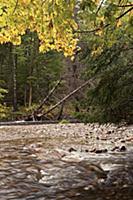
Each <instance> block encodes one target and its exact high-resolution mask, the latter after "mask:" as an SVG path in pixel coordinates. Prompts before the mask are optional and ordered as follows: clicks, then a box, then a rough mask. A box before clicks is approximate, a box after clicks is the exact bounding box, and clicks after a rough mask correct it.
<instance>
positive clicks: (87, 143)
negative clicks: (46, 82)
mask: <svg viewBox="0 0 133 200" xmlns="http://www.w3.org/2000/svg"><path fill="white" fill-rule="evenodd" d="M32 138H36V139H39V138H44V139H45V138H50V139H52V140H53V143H55V144H57V146H62V145H64V146H67V147H68V146H70V148H71V150H73V151H74V149H76V148H79V146H80V148H83V149H85V150H86V151H89V152H96V153H100V152H101V153H102V151H115V150H118V151H125V150H127V149H128V148H129V147H130V148H132V144H133V125H130V126H127V125H123V126H118V125H114V124H105V125H99V124H96V123H95V124H84V123H72V124H37V125H35V124H34V125H17V126H15V125H12V126H10V125H8V126H0V142H3V141H10V140H19V139H22V140H25V139H26V140H29V141H30V139H32Z"/></svg>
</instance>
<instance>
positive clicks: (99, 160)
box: [0, 138, 133, 200]
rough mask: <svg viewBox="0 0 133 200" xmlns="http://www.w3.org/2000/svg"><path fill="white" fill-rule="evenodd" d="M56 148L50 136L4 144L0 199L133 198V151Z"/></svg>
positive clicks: (0, 157)
mask: <svg viewBox="0 0 133 200" xmlns="http://www.w3.org/2000/svg"><path fill="white" fill-rule="evenodd" d="M55 146H56V145H55V143H54V142H51V141H50V139H46V138H45V139H44V138H40V139H39V138H38V139H34V138H32V139H28V140H26V139H23V140H13V141H8V142H7V141H6V142H1V143H0V200H11V199H14V200H33V199H35V200H45V199H46V200H60V199H62V200H102V199H110V200H112V199H116V200H118V199H121V200H124V199H125V200H132V199H133V168H132V167H133V156H132V153H133V151H132V149H130V150H129V151H127V152H122V153H121V152H117V153H104V154H95V153H88V152H74V151H73V152H72V151H69V152H68V151H67V152H65V151H64V150H61V151H59V150H57V149H56V147H55ZM77 158H80V159H81V160H82V161H81V162H78V161H77ZM99 165H100V166H101V167H102V168H103V169H104V171H102V169H101V168H100V167H99Z"/></svg>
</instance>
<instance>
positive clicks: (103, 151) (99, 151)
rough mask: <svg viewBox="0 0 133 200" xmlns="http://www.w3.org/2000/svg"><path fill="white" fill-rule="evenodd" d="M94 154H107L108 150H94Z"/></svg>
mask: <svg viewBox="0 0 133 200" xmlns="http://www.w3.org/2000/svg"><path fill="white" fill-rule="evenodd" d="M94 152H95V153H107V152H108V150H107V149H96V150H95V151H94Z"/></svg>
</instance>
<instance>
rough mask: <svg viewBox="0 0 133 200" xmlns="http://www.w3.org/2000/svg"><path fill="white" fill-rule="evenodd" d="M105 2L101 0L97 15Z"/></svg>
mask: <svg viewBox="0 0 133 200" xmlns="http://www.w3.org/2000/svg"><path fill="white" fill-rule="evenodd" d="M103 3H104V0H102V1H101V3H100V5H99V7H98V9H97V11H96V15H97V14H98V12H99V11H100V9H101V7H102V5H103Z"/></svg>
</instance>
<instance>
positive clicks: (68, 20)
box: [0, 0, 77, 56]
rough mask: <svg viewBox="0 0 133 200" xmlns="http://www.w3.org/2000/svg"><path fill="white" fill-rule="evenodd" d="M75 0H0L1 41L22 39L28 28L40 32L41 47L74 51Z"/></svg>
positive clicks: (18, 41) (17, 43) (43, 48)
mask: <svg viewBox="0 0 133 200" xmlns="http://www.w3.org/2000/svg"><path fill="white" fill-rule="evenodd" d="M74 6H75V0H69V1H64V0H10V1H9V0H1V1H0V43H1V44H2V43H5V42H12V43H13V44H14V45H19V44H20V43H21V36H22V35H24V34H25V32H26V31H27V30H30V31H31V32H37V34H38V38H39V40H40V51H43V52H46V51H47V50H49V49H56V50H57V51H63V52H64V54H65V55H66V56H67V55H70V56H71V55H72V54H73V51H74V49H75V46H76V43H77V39H76V38H75V35H74V34H73V30H76V29H77V25H76V23H75V21H74V19H73V16H74V14H73V13H74Z"/></svg>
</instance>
